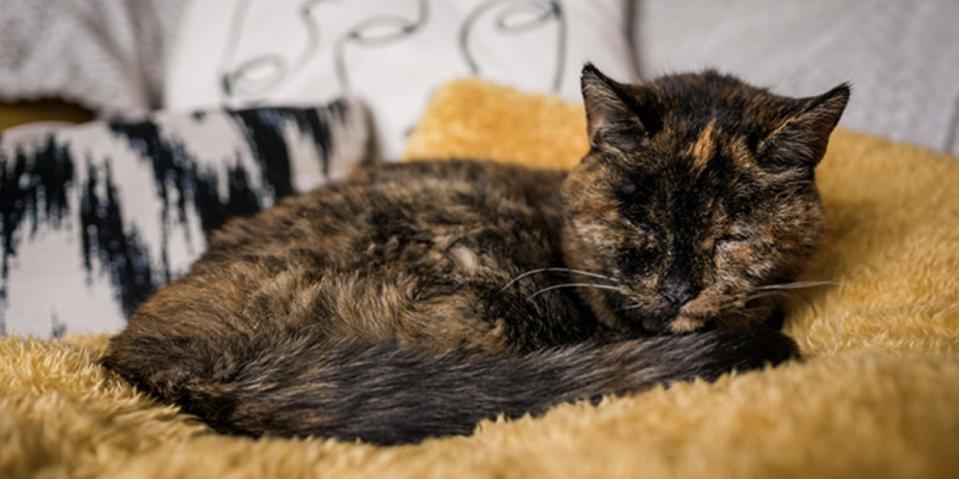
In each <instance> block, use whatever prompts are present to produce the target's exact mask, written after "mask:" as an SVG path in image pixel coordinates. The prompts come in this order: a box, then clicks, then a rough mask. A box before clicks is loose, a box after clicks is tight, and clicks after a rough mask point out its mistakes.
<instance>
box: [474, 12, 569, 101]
mask: <svg viewBox="0 0 959 479" xmlns="http://www.w3.org/2000/svg"><path fill="white" fill-rule="evenodd" d="M497 7H503V10H504V11H502V12H501V13H500V14H499V15H497V16H496V18H495V20H496V21H495V25H496V31H498V32H500V33H503V34H516V33H525V32H528V31H530V30H532V29H534V28H538V27H541V26H543V25H545V24H546V23H547V22H549V21H550V20H555V21H556V22H557V27H558V30H557V38H556V68H555V70H553V81H552V87H551V88H552V91H553V92H558V91H559V90H560V88H561V87H562V84H563V70H564V68H565V65H566V42H567V39H566V37H567V33H566V28H567V27H566V16H565V14H564V11H563V6H562V3H561V2H559V1H558V0H489V1H487V2H484V3H482V4H481V5H480V6H478V7H476V9H475V10H473V11H472V12H470V14H469V15H468V16H467V17H466V20H464V21H463V26H462V27H461V28H460V33H459V45H460V52H461V53H462V55H463V59H464V60H465V61H466V64H467V66H468V67H469V70H470V73H471V74H473V75H482V73H483V72H482V69H481V68H480V66H479V64H478V63H477V62H476V57H475V56H474V55H473V53H472V52H471V51H470V34H471V33H472V31H473V28H474V26H475V25H476V22H477V21H479V19H480V18H482V17H483V15H484V14H486V13H487V12H490V11H492V10H494V9H495V8H497ZM530 11H532V12H533V13H536V14H537V16H536V17H535V18H533V19H532V20H527V21H525V22H521V23H511V21H510V16H511V15H516V14H523V13H529V12H530ZM514 21H515V20H514Z"/></svg>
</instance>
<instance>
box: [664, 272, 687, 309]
mask: <svg viewBox="0 0 959 479" xmlns="http://www.w3.org/2000/svg"><path fill="white" fill-rule="evenodd" d="M660 294H662V295H663V297H664V298H666V299H667V300H668V301H669V302H670V303H671V304H673V305H674V306H680V305H683V304H685V303H686V302H687V301H689V300H690V299H692V297H693V287H692V285H691V284H689V281H684V280H682V279H681V278H676V277H674V276H669V277H667V278H666V279H665V280H664V281H663V284H662V286H660Z"/></svg>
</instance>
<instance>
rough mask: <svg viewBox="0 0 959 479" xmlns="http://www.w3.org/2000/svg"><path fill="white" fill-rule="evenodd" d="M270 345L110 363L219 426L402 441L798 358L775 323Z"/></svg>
mask: <svg viewBox="0 0 959 479" xmlns="http://www.w3.org/2000/svg"><path fill="white" fill-rule="evenodd" d="M130 339H131V340H132V342H131V343H130V344H127V345H126V346H129V347H132V348H136V349H137V356H138V357H139V358H140V359H143V358H144V354H149V351H150V350H151V349H153V348H160V349H159V350H157V351H156V353H157V356H158V357H162V358H163V359H162V360H160V362H161V363H169V360H170V355H171V354H173V355H174V356H176V354H175V352H174V351H171V349H170V345H169V344H159V343H152V342H150V341H149V339H148V338H147V337H143V336H140V337H134V338H130ZM273 342H274V344H260V345H259V346H257V347H253V348H252V349H249V350H247V351H245V352H241V351H234V352H230V353H224V354H223V355H222V356H221V357H219V358H215V359H213V358H211V360H210V362H209V364H205V365H200V366H197V367H196V368H192V369H193V370H192V371H190V372H189V373H186V372H185V370H184V369H183V368H182V367H178V368H174V370H175V371H176V372H175V373H174V372H172V370H171V371H168V372H167V373H164V371H162V370H157V373H156V374H152V375H147V376H144V375H143V374H142V364H143V363H139V364H141V367H139V368H127V367H125V366H128V364H126V363H127V360H126V358H125V352H124V349H125V347H124V346H123V345H122V344H121V347H120V349H117V348H116V346H117V344H116V343H114V346H113V347H112V351H111V353H110V355H109V356H108V357H107V358H106V359H105V360H104V362H105V364H106V365H107V366H108V367H110V368H112V369H115V370H117V371H119V372H120V373H121V374H123V375H124V376H127V377H128V379H133V380H134V381H136V382H138V383H140V384H141V385H142V386H145V387H147V388H148V389H150V390H152V391H153V392H154V393H156V394H158V395H160V396H162V397H164V399H167V400H171V401H175V402H178V403H179V404H181V405H182V406H183V407H184V409H185V410H187V411H188V412H191V413H194V414H196V415H198V416H200V417H201V418H202V419H203V420H205V421H206V422H207V423H209V424H210V425H212V426H213V427H214V428H216V429H218V430H220V431H222V432H229V433H240V434H252V435H262V434H270V435H281V436H290V435H319V436H328V437H337V438H341V439H347V440H351V439H356V438H359V439H362V440H364V441H368V442H373V443H379V444H396V443H405V442H416V441H419V440H422V439H424V438H427V437H430V436H442V435H449V434H469V433H470V432H471V431H472V430H473V428H474V427H475V425H476V423H477V422H479V421H480V420H482V419H487V418H494V417H496V416H497V415H500V414H502V415H505V416H507V417H517V416H521V415H523V414H526V413H530V414H539V413H542V412H544V411H545V410H546V409H547V408H549V407H550V406H552V405H555V404H557V403H561V402H569V401H578V400H598V399H599V398H601V397H602V396H603V395H607V394H624V393H631V392H638V391H643V390H645V389H649V388H651V387H654V386H657V385H661V384H668V383H672V382H676V381H688V380H692V379H694V378H705V379H707V380H712V379H715V378H716V377H718V376H720V375H722V374H723V373H727V372H730V371H733V370H738V371H745V370H749V369H755V368H760V367H762V366H764V365H766V364H773V365H774V364H778V363H780V362H782V361H785V360H787V359H789V358H792V357H796V356H797V348H796V345H795V343H794V342H793V341H792V340H791V339H789V338H788V337H787V336H785V335H783V334H781V333H779V332H777V331H773V330H769V329H751V330H728V331H723V330H715V331H707V332H700V333H693V334H687V335H681V336H658V337H653V338H647V339H635V340H628V341H624V342H619V343H615V344H591V343H586V344H580V345H576V346H569V347H561V348H554V349H547V350H542V351H538V352H533V353H527V354H499V355H489V354H478V353H477V354H473V353H465V352H462V351H460V352H445V353H433V354H430V353H425V352H422V351H413V350H408V349H404V348H403V347H400V346H398V345H395V344H381V345H375V346H364V345H361V344H358V343H352V342H343V343H336V344H329V343H322V342H316V341H312V340H310V339H309V338H305V337H296V336H290V337H289V338H286V339H284V340H279V341H277V340H274V341H273ZM180 359H182V360H183V361H185V362H187V363H189V362H190V361H192V360H195V359H196V358H195V357H189V358H186V357H182V358H180ZM179 365H180V366H183V365H184V362H180V363H179ZM125 373H129V374H125ZM165 374H166V376H165ZM169 374H173V375H172V376H170V375H169Z"/></svg>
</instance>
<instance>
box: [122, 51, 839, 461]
mask: <svg viewBox="0 0 959 479" xmlns="http://www.w3.org/2000/svg"><path fill="white" fill-rule="evenodd" d="M583 92H584V98H585V101H586V106H587V115H588V120H589V121H588V124H589V135H590V139H591V146H592V148H591V150H590V152H589V154H587V155H586V157H585V158H584V159H583V162H582V164H581V165H580V166H579V167H578V168H577V169H576V170H574V171H573V172H571V173H568V174H567V173H563V172H558V171H533V170H527V169H524V168H521V167H515V166H504V165H497V164H493V163H483V162H473V161H422V162H414V163H409V164H404V165H380V166H374V167H371V168H367V169H364V170H361V171H359V172H357V174H355V175H354V176H353V177H352V178H350V179H347V180H345V181H341V182H338V183H334V184H331V185H329V186H326V187H323V188H321V189H318V190H316V191H313V192H311V193H308V194H304V195H301V196H298V197H295V198H292V199H289V200H287V201H284V202H282V203H281V204H279V205H278V206H276V207H275V208H273V209H271V210H269V211H266V212H263V213H261V214H259V215H257V216H255V217H253V218H248V219H239V220H235V221H232V222H230V223H228V224H227V225H226V226H225V227H224V228H223V229H222V230H220V231H218V232H217V233H216V234H215V235H214V236H213V238H212V240H211V244H210V248H209V251H207V252H206V253H205V254H204V255H203V256H202V257H201V258H200V259H199V260H198V261H197V262H196V263H195V264H194V265H193V266H192V267H191V268H190V271H189V273H188V274H186V275H185V276H184V277H182V278H181V279H178V280H176V281H174V282H173V283H172V284H170V285H169V286H167V287H165V288H164V289H162V290H160V291H159V292H158V293H157V294H156V295H155V296H154V297H152V298H151V299H150V300H149V301H147V302H146V303H145V304H144V305H142V306H141V307H140V308H139V309H138V310H137V311H136V313H135V314H134V315H133V317H132V318H131V321H130V324H129V326H128V328H127V329H126V330H125V331H124V332H123V333H121V334H120V335H118V336H117V337H116V338H114V339H113V341H112V342H111V347H110V351H109V354H108V356H107V357H106V359H105V360H104V363H105V364H106V365H107V366H108V367H110V368H112V369H114V370H116V371H118V372H119V373H120V374H121V375H123V376H124V377H126V378H128V379H130V380H132V381H134V382H136V383H137V384H139V385H141V386H142V387H143V388H145V389H146V390H147V391H149V392H151V393H152V394H155V395H157V396H158V397H160V398H162V399H164V400H168V401H171V402H176V403H178V404H181V405H182V406H184V407H185V408H186V409H187V410H188V411H191V412H194V413H196V414H198V415H199V416H201V417H202V418H203V419H204V420H206V421H207V422H209V423H210V424H211V425H213V426H214V427H216V428H218V429H219V430H221V431H224V432H234V433H243V434H253V435H258V434H265V433H266V434H281V435H305V434H319V435H326V436H335V437H341V438H362V439H365V440H370V441H373V442H380V443H395V442H406V441H415V440H419V439H422V438H423V437H428V436H434V435H442V434H451V433H467V432H469V430H470V429H471V428H472V426H473V425H474V424H475V422H476V421H478V420H480V419H482V418H486V417H491V416H495V415H496V414H501V413H502V414H506V415H508V416H511V417H512V416H516V415H520V414H524V413H538V412H541V411H543V410H544V409H545V408H547V407H548V406H549V405H552V404H555V403H557V402H563V401H572V400H579V399H596V398H598V397H600V396H601V395H603V394H618V393H627V392H634V391H640V390H643V389H645V388H648V387H650V386H652V385H655V384H661V383H668V382H671V381H676V380H687V379H691V378H694V377H704V378H707V379H710V378H714V377H716V376H717V375H719V374H722V373H723V372H726V371H730V370H733V369H750V368H755V367H759V366H762V365H763V364H765V363H767V362H772V363H777V362H780V361H782V360H785V359H787V358H789V357H791V356H794V355H795V353H796V351H795V346H794V345H793V344H792V342H791V341H790V340H789V339H788V338H786V337H785V336H782V335H781V334H780V333H778V332H777V331H774V330H773V329H771V328H768V327H767V326H765V325H764V323H765V322H766V321H767V320H768V319H769V314H770V306H769V304H768V303H767V302H765V301H751V299H750V294H752V293H754V292H755V291H756V288H758V287H761V286H763V285H768V284H770V283H776V282H782V281H788V280H790V279H791V278H792V277H794V275H795V274H796V273H797V272H798V271H799V269H800V268H801V267H802V265H803V264H804V262H805V261H806V260H807V259H808V258H809V256H810V255H811V254H812V252H813V250H814V248H815V246H816V244H817V241H818V240H819V238H820V234H821V229H822V222H823V220H822V212H821V210H820V206H819V200H818V196H817V193H816V189H815V184H814V175H813V168H814V167H815V165H816V163H817V162H818V161H819V159H820V158H821V156H822V154H823V152H824V151H825V146H826V141H827V140H828V136H829V133H830V132H831V130H832V128H833V127H834V126H835V124H836V121H838V118H839V115H840V114H841V112H842V109H843V107H844V106H845V102H846V99H847V98H848V88H846V87H839V88H837V89H835V90H833V91H831V92H829V93H827V94H825V95H823V96H819V97H814V98H807V99H789V98H784V97H779V96H775V95H772V94H770V93H768V92H766V91H764V90H760V89H756V88H753V87H750V86H748V85H746V84H744V83H742V82H740V81H738V80H736V79H733V78H730V77H725V76H722V75H719V74H717V73H714V72H705V73H702V74H688V75H676V76H669V77H664V78H661V79H659V80H656V81H653V82H650V83H646V84H639V85H622V84H619V83H616V82H614V81H612V80H610V79H608V78H606V77H604V76H603V75H602V74H601V73H600V72H599V71H597V70H596V69H594V68H592V67H591V66H587V67H586V68H585V69H584V72H583ZM548 267H553V268H555V269H552V270H543V271H538V272H536V273H531V274H528V275H524V276H521V277H520V275H522V274H523V273H526V272H530V271H534V270H537V269H541V268H548ZM566 268H572V269H575V270H577V271H569V270H567V269H566ZM585 283H590V284H597V285H599V286H600V287H602V289H596V288H594V287H592V286H584V285H583V284H585ZM554 286H558V287H556V288H555V289H546V288H550V287H554ZM672 333H688V334H683V335H679V336H671V335H670V334H672Z"/></svg>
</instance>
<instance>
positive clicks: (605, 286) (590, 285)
mask: <svg viewBox="0 0 959 479" xmlns="http://www.w3.org/2000/svg"><path fill="white" fill-rule="evenodd" d="M565 288H593V289H606V290H610V291H616V292H620V291H619V288H618V287H616V286H610V285H608V284H596V283H563V284H554V285H553V286H548V287H545V288H543V289H541V290H539V291H537V292H535V293H533V294H531V295H529V296H527V297H526V300H527V301H532V300H533V298H535V297H537V296H539V295H541V294H543V293H547V292H550V291H553V290H557V289H565Z"/></svg>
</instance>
